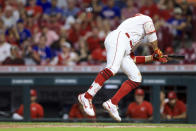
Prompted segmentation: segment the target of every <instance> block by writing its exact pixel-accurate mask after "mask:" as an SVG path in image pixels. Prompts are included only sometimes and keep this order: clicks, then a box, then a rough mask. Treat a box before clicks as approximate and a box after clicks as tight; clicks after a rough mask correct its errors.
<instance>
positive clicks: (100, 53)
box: [91, 48, 106, 62]
mask: <svg viewBox="0 0 196 131" xmlns="http://www.w3.org/2000/svg"><path fill="white" fill-rule="evenodd" d="M91 55H92V58H93V59H94V60H97V61H100V62H103V61H106V50H105V49H102V48H97V49H95V50H94V51H93V52H92V53H91Z"/></svg>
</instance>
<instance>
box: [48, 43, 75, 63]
mask: <svg viewBox="0 0 196 131" xmlns="http://www.w3.org/2000/svg"><path fill="white" fill-rule="evenodd" d="M61 49H62V52H61V53H59V54H58V56H56V57H55V58H54V59H53V60H52V62H51V65H69V66H71V65H75V64H76V62H77V60H78V56H77V54H76V53H75V52H73V51H72V50H71V45H70V44H69V43H68V42H65V41H63V43H61Z"/></svg>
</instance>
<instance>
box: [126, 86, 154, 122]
mask: <svg viewBox="0 0 196 131" xmlns="http://www.w3.org/2000/svg"><path fill="white" fill-rule="evenodd" d="M152 112H153V108H152V105H151V103H149V102H148V101H145V100H144V90H142V89H136V90H135V102H132V103H131V104H129V106H128V110H127V116H128V117H129V118H134V119H150V118H151V117H152Z"/></svg>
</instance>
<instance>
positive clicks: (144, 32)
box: [117, 14, 157, 46]
mask: <svg viewBox="0 0 196 131" xmlns="http://www.w3.org/2000/svg"><path fill="white" fill-rule="evenodd" d="M117 30H119V31H124V32H127V33H128V34H129V37H130V39H131V41H132V44H133V46H135V45H136V44H138V43H140V42H141V40H142V39H144V37H146V38H147V40H148V42H153V41H155V40H157V36H156V33H155V32H156V31H155V27H154V24H153V22H152V19H151V18H150V17H149V16H146V15H142V14H136V15H135V16H134V17H131V18H128V19H126V20H125V21H123V22H122V23H121V24H120V25H119V27H118V28H117Z"/></svg>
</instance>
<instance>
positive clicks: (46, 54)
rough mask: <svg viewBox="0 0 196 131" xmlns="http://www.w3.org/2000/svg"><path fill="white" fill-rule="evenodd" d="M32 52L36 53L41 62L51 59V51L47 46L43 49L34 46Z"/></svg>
mask: <svg viewBox="0 0 196 131" xmlns="http://www.w3.org/2000/svg"><path fill="white" fill-rule="evenodd" d="M33 50H34V51H36V52H37V53H38V54H39V55H40V58H41V60H47V59H51V58H52V53H51V49H50V48H49V47H47V46H46V47H45V48H40V47H39V46H34V47H33Z"/></svg>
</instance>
